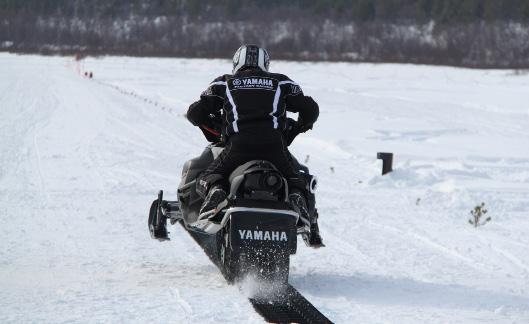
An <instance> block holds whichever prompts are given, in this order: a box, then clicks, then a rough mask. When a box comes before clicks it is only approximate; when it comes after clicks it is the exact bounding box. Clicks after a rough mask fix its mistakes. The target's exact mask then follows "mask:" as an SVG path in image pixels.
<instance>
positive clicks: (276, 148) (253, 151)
mask: <svg viewBox="0 0 529 324" xmlns="http://www.w3.org/2000/svg"><path fill="white" fill-rule="evenodd" d="M251 160H266V161H269V162H271V163H273V164H274V165H275V166H276V168H277V169H278V170H279V172H281V174H283V176H284V177H285V178H287V181H288V183H289V186H291V187H295V188H299V190H302V191H303V189H304V188H303V187H304V183H305V182H304V179H303V177H301V176H300V174H299V169H300V166H299V165H298V164H297V162H296V161H295V160H293V159H292V156H291V155H290V152H289V151H288V149H287V147H286V145H285V144H284V141H283V138H282V137H281V136H270V137H266V138H264V137H261V138H260V140H256V138H255V137H254V136H243V135H233V136H232V137H230V138H229V139H228V143H227V144H226V148H225V149H224V151H222V152H221V153H220V155H219V156H218V157H217V158H216V159H215V160H214V161H213V162H212V163H211V164H210V165H209V167H208V168H207V169H206V170H205V171H204V172H203V173H202V174H201V175H200V176H199V177H198V179H197V192H198V193H199V194H200V195H201V196H202V197H205V196H206V194H207V193H208V190H209V189H210V188H211V187H212V186H213V185H215V184H220V185H222V186H223V187H224V188H225V189H226V190H227V189H228V178H229V176H230V174H231V173H232V172H233V170H235V169H236V168H237V167H238V166H240V165H241V164H244V163H246V162H248V161H251Z"/></svg>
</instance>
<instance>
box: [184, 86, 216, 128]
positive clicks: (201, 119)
mask: <svg viewBox="0 0 529 324" xmlns="http://www.w3.org/2000/svg"><path fill="white" fill-rule="evenodd" d="M206 91H207V90H206ZM223 104H224V100H223V99H222V98H220V97H217V96H212V95H204V93H202V95H201V96H200V100H198V101H195V102H194V103H192V104H191V105H190V106H189V108H188V109H187V114H186V116H187V119H188V120H189V121H190V122H191V124H193V125H195V126H200V125H208V126H210V123H211V117H210V116H211V115H214V116H218V115H219V114H220V110H221V109H222V105H223Z"/></svg>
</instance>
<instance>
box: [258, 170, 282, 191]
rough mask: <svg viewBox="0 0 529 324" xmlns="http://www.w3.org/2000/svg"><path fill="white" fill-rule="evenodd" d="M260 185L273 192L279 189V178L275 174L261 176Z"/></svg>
mask: <svg viewBox="0 0 529 324" xmlns="http://www.w3.org/2000/svg"><path fill="white" fill-rule="evenodd" d="M262 183H263V184H264V185H265V187H266V188H267V189H269V190H271V191H273V192H276V191H278V190H279V189H281V186H282V185H281V178H280V176H279V175H278V174H276V173H265V174H263V179H262Z"/></svg>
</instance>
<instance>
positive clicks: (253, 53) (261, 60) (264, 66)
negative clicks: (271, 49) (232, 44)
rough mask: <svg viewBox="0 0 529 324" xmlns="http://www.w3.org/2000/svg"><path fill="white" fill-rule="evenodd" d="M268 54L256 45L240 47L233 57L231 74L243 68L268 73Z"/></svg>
mask: <svg viewBox="0 0 529 324" xmlns="http://www.w3.org/2000/svg"><path fill="white" fill-rule="evenodd" d="M269 64H270V57H269V56H268V52H267V51H266V50H265V49H264V48H262V47H259V46H257V45H242V46H241V47H239V49H238V50H237V52H235V55H233V73H235V72H237V71H239V70H241V69H243V68H258V69H261V70H263V71H268V65H269Z"/></svg>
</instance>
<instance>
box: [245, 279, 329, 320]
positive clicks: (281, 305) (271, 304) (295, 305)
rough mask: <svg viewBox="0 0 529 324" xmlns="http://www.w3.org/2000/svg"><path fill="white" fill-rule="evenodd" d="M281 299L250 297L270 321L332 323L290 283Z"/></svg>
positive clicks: (258, 310) (256, 307) (254, 305)
mask: <svg viewBox="0 0 529 324" xmlns="http://www.w3.org/2000/svg"><path fill="white" fill-rule="evenodd" d="M286 290H287V291H286V294H285V295H286V297H285V299H283V300H279V301H267V300H256V299H253V298H250V302H251V303H252V305H253V307H254V308H255V310H256V311H257V313H259V314H260V315H261V316H263V318H264V319H265V320H266V321H267V322H269V323H332V322H331V321H330V320H329V319H328V318H327V317H325V315H323V314H322V313H321V312H320V311H318V310H317V309H316V307H314V306H313V305H312V304H311V303H310V302H309V301H308V300H307V299H306V298H305V297H303V295H301V294H300V293H299V292H298V291H297V290H296V288H294V287H292V286H291V285H290V284H288V285H287V288H286Z"/></svg>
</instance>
